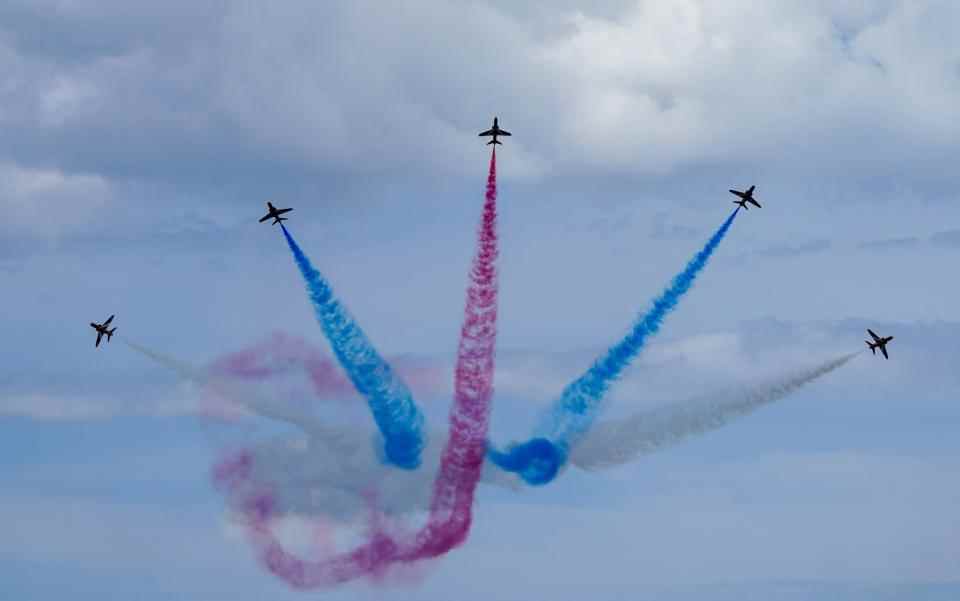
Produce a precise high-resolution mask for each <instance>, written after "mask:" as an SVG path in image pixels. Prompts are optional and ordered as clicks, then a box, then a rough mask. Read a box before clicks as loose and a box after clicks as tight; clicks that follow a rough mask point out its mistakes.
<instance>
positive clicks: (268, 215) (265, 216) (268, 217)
mask: <svg viewBox="0 0 960 601" xmlns="http://www.w3.org/2000/svg"><path fill="white" fill-rule="evenodd" d="M267 219H270V214H269V213H268V214H266V215H264V216H263V217H261V218H260V223H263V222H264V221H266V220H267Z"/></svg>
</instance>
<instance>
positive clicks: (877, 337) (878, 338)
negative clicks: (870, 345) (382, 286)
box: [867, 328, 880, 342]
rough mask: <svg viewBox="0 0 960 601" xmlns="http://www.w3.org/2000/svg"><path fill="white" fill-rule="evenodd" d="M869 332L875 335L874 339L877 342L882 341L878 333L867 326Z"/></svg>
mask: <svg viewBox="0 0 960 601" xmlns="http://www.w3.org/2000/svg"><path fill="white" fill-rule="evenodd" d="M867 334H870V335H871V336H873V340H874V341H875V342H880V337H879V336H877V333H876V332H874V331H873V330H871V329H870V328H867Z"/></svg>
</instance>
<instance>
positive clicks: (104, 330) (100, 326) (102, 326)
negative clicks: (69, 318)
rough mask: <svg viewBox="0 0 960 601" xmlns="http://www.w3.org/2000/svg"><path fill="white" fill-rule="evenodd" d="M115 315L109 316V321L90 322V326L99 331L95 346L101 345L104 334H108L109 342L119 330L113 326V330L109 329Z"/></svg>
mask: <svg viewBox="0 0 960 601" xmlns="http://www.w3.org/2000/svg"><path fill="white" fill-rule="evenodd" d="M113 317H114V316H113V315H111V316H110V317H109V318H107V321H105V322H103V323H94V322H90V327H91V328H93V329H94V330H96V331H97V343H96V344H95V345H94V346H95V347H96V346H100V339H101V338H103V335H104V334H106V335H107V342H110V337H111V336H113V333H114V332H116V331H117V328H113V329H112V330H110V329H108V328H109V326H110V322H111V321H113Z"/></svg>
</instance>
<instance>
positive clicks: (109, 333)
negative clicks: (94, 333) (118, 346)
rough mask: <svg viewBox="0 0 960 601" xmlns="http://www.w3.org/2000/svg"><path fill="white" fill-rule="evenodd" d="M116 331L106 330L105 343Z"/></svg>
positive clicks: (115, 329)
mask: <svg viewBox="0 0 960 601" xmlns="http://www.w3.org/2000/svg"><path fill="white" fill-rule="evenodd" d="M116 331H117V328H113V329H112V330H107V342H110V338H111V337H112V336H113V333H114V332H116Z"/></svg>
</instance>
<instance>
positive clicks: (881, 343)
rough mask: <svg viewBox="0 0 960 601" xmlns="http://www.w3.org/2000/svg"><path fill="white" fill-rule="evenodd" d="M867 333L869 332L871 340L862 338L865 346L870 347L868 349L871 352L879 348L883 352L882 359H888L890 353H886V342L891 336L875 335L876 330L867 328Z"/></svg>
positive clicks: (875, 352) (874, 352) (891, 338)
mask: <svg viewBox="0 0 960 601" xmlns="http://www.w3.org/2000/svg"><path fill="white" fill-rule="evenodd" d="M867 334H870V337H871V338H873V342H870V341H869V340H864V342H866V343H867V346H868V347H870V350H871V351H873V354H874V355H876V354H877V349H880V352H881V353H883V358H884V359H889V358H890V355H888V354H887V343H888V342H890V341H891V340H893V336H884V337H882V338H881V337H880V336H877V334H876V332H874V331H873V330H871V329H870V328H867Z"/></svg>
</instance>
